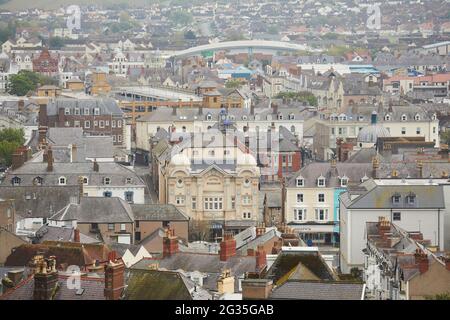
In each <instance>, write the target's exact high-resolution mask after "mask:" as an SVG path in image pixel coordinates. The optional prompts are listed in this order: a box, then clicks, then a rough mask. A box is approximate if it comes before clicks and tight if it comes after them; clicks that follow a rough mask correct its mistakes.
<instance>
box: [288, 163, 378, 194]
mask: <svg viewBox="0 0 450 320" xmlns="http://www.w3.org/2000/svg"><path fill="white" fill-rule="evenodd" d="M371 174H372V163H345V162H339V163H337V164H336V168H332V166H331V163H330V162H312V163H309V164H308V165H306V166H304V167H303V168H302V169H300V170H299V171H298V172H296V173H295V174H294V175H293V176H292V178H290V179H289V180H288V182H287V187H290V188H294V187H296V179H297V178H299V177H303V179H304V187H306V188H315V187H317V179H318V178H319V177H321V176H323V177H325V179H326V180H325V185H326V187H327V188H332V187H334V188H335V187H341V181H340V179H339V178H342V177H344V176H345V177H347V178H348V183H349V184H359V183H361V179H362V178H363V177H365V176H366V177H368V178H370V177H371Z"/></svg>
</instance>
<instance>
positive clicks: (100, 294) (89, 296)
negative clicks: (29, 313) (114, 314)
mask: <svg viewBox="0 0 450 320" xmlns="http://www.w3.org/2000/svg"><path fill="white" fill-rule="evenodd" d="M67 279H68V276H67V275H58V284H59V287H58V290H57V291H56V294H55V297H54V300H104V299H105V296H104V289H105V281H104V278H103V277H102V278H96V277H86V276H82V277H81V279H80V281H81V282H80V284H81V288H82V289H84V291H83V293H82V294H81V295H78V294H77V290H76V289H69V288H68V286H67ZM33 291H34V277H33V276H32V275H31V276H30V277H28V278H27V279H26V280H24V281H23V282H21V283H20V284H19V286H18V287H16V288H14V289H13V290H10V291H8V292H6V293H5V294H4V295H3V296H0V300H33Z"/></svg>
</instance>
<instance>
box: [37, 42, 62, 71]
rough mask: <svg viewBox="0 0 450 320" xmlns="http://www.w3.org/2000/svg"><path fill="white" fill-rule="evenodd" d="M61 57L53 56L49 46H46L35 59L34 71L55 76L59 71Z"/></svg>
mask: <svg viewBox="0 0 450 320" xmlns="http://www.w3.org/2000/svg"><path fill="white" fill-rule="evenodd" d="M58 62H59V57H58V56H57V55H56V56H52V55H51V54H50V52H49V51H48V49H47V48H44V49H43V50H42V52H41V54H40V55H39V56H38V57H37V58H36V59H33V71H34V72H39V73H42V74H45V75H47V76H54V75H56V74H57V73H58V71H59V69H58Z"/></svg>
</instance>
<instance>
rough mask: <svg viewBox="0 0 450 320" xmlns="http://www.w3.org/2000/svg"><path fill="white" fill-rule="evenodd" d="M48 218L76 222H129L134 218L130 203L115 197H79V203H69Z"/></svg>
mask: <svg viewBox="0 0 450 320" xmlns="http://www.w3.org/2000/svg"><path fill="white" fill-rule="evenodd" d="M50 220H55V221H70V220H76V221H77V222H78V223H131V222H133V220H134V217H133V212H132V211H131V207H130V205H129V204H128V203H127V202H125V201H124V200H123V199H121V198H117V197H111V198H109V197H81V198H80V202H79V203H70V204H68V205H67V206H66V207H65V208H63V209H61V210H60V211H58V212H57V213H55V214H54V215H53V216H51V217H50Z"/></svg>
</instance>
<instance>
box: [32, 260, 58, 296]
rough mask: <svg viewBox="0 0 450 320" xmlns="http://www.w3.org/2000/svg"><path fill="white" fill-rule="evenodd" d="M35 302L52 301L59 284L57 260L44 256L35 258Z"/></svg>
mask: <svg viewBox="0 0 450 320" xmlns="http://www.w3.org/2000/svg"><path fill="white" fill-rule="evenodd" d="M34 266H35V273H34V291H33V299H34V300H52V299H53V298H54V295H55V292H56V286H57V284H58V271H57V270H56V259H55V257H53V256H52V257H50V258H49V259H44V257H43V256H36V257H35V258H34Z"/></svg>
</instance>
